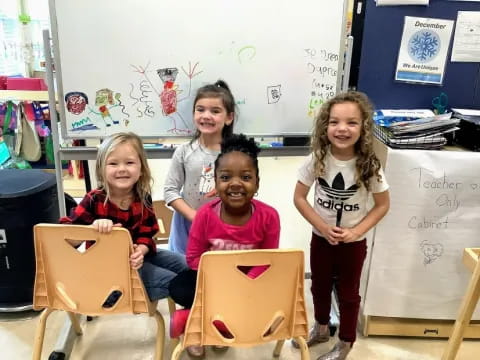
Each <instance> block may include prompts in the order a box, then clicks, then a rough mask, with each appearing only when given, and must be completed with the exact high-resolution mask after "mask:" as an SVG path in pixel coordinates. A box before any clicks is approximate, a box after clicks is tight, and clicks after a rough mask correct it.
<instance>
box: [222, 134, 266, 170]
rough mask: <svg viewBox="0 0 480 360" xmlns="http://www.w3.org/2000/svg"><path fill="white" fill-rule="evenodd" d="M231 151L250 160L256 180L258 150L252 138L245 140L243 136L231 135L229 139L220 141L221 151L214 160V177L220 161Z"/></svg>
mask: <svg viewBox="0 0 480 360" xmlns="http://www.w3.org/2000/svg"><path fill="white" fill-rule="evenodd" d="M233 151H240V152H242V153H244V154H246V155H248V156H249V157H250V159H252V163H253V166H254V168H255V170H256V175H257V178H258V158H257V157H258V153H259V152H260V148H259V147H258V146H257V144H256V143H255V140H253V138H250V139H247V137H246V136H245V135H244V134H233V135H231V136H230V137H227V138H225V139H224V140H223V141H222V145H221V151H220V154H218V156H217V159H216V160H215V170H214V171H215V177H216V176H217V168H218V163H219V161H220V159H221V158H222V157H223V156H224V155H225V154H228V153H231V152H233Z"/></svg>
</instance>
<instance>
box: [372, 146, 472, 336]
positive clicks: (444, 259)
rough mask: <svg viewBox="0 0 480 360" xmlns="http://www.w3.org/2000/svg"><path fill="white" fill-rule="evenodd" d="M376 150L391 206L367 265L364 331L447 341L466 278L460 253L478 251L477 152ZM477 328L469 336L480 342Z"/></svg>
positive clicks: (385, 148) (375, 238)
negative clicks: (385, 180)
mask: <svg viewBox="0 0 480 360" xmlns="http://www.w3.org/2000/svg"><path fill="white" fill-rule="evenodd" d="M375 146H376V152H377V154H378V155H379V158H380V159H381V161H382V162H383V163H384V168H385V175H386V178H387V181H388V183H389V185H390V196H391V207H390V211H389V213H388V214H387V215H386V217H385V218H384V219H383V220H382V221H381V222H380V223H379V224H378V225H377V227H376V229H375V236H374V246H373V250H372V251H371V254H370V256H371V261H370V262H367V263H369V267H368V269H366V273H367V276H366V277H365V279H366V280H368V282H367V284H366V289H365V293H364V303H363V314H364V320H365V324H364V325H365V326H364V332H365V334H366V335H368V334H378V335H408V336H440V337H445V336H449V334H450V331H451V326H452V325H453V321H454V320H455V318H456V316H457V313H458V310H459V308H460V304H461V300H462V298H463V295H464V294H465V289H466V288H467V285H468V281H469V278H470V273H469V272H468V270H466V269H465V267H464V266H463V265H462V254H463V251H464V248H467V247H479V246H480V212H479V211H478V204H479V203H480V153H476V152H470V151H445V150H444V151H426V150H394V149H390V148H388V147H386V146H385V145H384V144H382V143H380V142H379V141H376V144H375ZM371 248H372V247H371ZM472 319H473V320H478V319H480V311H479V309H478V308H477V311H476V312H475V313H474V316H473V317H472ZM478 323H479V322H478V321H474V324H473V325H472V326H470V328H469V329H468V330H467V334H466V336H467V337H480V326H475V324H478Z"/></svg>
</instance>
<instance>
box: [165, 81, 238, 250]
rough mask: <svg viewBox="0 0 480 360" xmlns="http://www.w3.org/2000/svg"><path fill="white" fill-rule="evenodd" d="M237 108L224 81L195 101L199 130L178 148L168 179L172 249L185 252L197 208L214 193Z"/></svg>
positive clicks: (202, 91) (199, 94)
mask: <svg viewBox="0 0 480 360" xmlns="http://www.w3.org/2000/svg"><path fill="white" fill-rule="evenodd" d="M234 110H235V100H234V98H233V95H232V93H231V92H230V89H229V88H228V85H227V84H226V83H225V82H224V81H222V80H218V81H217V82H216V83H215V84H211V85H206V86H203V87H201V88H200V89H198V92H197V96H196V97H195V100H194V102H193V121H194V123H195V126H196V128H197V131H196V133H195V136H194V137H193V139H192V141H190V142H189V143H187V144H184V145H182V146H180V147H178V148H177V149H176V150H175V153H174V154H173V158H172V162H171V165H170V170H169V171H168V175H167V178H166V180H165V188H164V192H165V193H164V199H165V202H166V203H167V204H168V205H170V206H171V207H173V208H174V209H175V213H174V215H173V219H172V226H171V230H170V239H169V241H168V244H169V248H170V250H172V251H175V252H178V253H180V254H185V250H186V247H187V239H188V232H189V230H190V226H191V223H192V220H193V218H194V217H195V214H196V211H197V210H196V209H198V208H199V207H200V206H201V205H203V204H205V203H206V202H208V201H210V200H211V198H212V197H213V196H214V193H213V192H212V190H213V188H214V179H213V175H214V162H215V159H216V157H217V155H218V154H219V152H220V143H221V142H222V139H225V138H226V137H228V136H230V135H231V134H232V132H233V120H234V114H235V112H234Z"/></svg>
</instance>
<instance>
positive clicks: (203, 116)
mask: <svg viewBox="0 0 480 360" xmlns="http://www.w3.org/2000/svg"><path fill="white" fill-rule="evenodd" d="M193 120H194V122H195V126H196V127H197V129H198V131H200V133H201V134H202V135H221V133H222V129H223V127H224V126H225V125H230V124H231V123H232V121H233V113H227V110H226V109H225V106H224V105H223V101H222V98H221V97H210V98H207V97H206V98H202V99H199V100H197V102H196V103H195V107H194V112H193Z"/></svg>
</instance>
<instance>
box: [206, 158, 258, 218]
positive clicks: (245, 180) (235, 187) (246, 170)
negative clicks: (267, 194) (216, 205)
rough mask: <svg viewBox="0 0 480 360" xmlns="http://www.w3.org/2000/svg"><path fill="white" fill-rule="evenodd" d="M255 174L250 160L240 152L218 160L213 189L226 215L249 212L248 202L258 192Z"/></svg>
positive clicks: (255, 171)
mask: <svg viewBox="0 0 480 360" xmlns="http://www.w3.org/2000/svg"><path fill="white" fill-rule="evenodd" d="M256 174H257V169H256V168H255V167H254V165H253V161H252V159H251V158H250V156H248V155H246V154H244V153H242V152H239V151H233V152H231V153H228V154H226V155H224V156H223V157H221V158H220V161H219V163H218V167H217V169H216V177H215V188H216V190H217V194H218V196H220V199H222V203H223V208H224V210H225V211H226V212H227V213H230V214H244V213H245V212H247V211H250V202H251V200H252V198H253V196H254V195H255V193H256V192H257V190H258V177H257V175H256Z"/></svg>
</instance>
